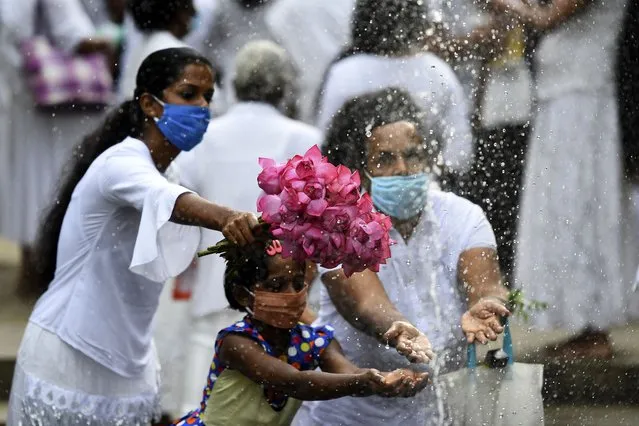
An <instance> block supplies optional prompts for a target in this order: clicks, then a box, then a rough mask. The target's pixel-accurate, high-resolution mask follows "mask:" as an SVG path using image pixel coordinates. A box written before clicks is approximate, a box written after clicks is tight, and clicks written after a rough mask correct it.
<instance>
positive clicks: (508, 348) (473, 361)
mask: <svg viewBox="0 0 639 426" xmlns="http://www.w3.org/2000/svg"><path fill="white" fill-rule="evenodd" d="M502 350H503V351H504V352H506V355H508V365H511V364H514V362H515V354H514V351H513V337H512V335H511V334H510V323H509V322H508V318H505V319H504V343H503V345H502ZM466 357H467V361H466V366H467V367H468V368H470V369H474V368H476V367H477V348H476V347H475V344H474V343H473V344H471V345H468V349H467V355H466Z"/></svg>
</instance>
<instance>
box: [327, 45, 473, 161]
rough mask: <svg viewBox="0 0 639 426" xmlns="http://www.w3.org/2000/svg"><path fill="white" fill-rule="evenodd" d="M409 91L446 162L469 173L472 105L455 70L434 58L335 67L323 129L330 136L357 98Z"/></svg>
mask: <svg viewBox="0 0 639 426" xmlns="http://www.w3.org/2000/svg"><path fill="white" fill-rule="evenodd" d="M391 86H392V87H399V88H403V89H405V90H407V91H408V92H409V93H410V94H411V95H412V96H413V97H414V98H415V102H417V104H418V105H419V106H421V107H422V109H423V110H424V112H425V113H426V118H425V121H426V123H425V124H426V127H427V129H429V130H432V131H433V132H434V135H435V136H436V137H437V139H438V140H439V141H440V143H441V144H442V152H443V157H444V160H445V161H446V163H447V164H449V165H450V166H451V167H452V168H453V169H454V170H456V171H466V170H468V168H469V167H470V161H471V158H472V148H473V138H472V133H471V127H470V118H469V117H470V116H469V113H468V109H469V105H468V99H467V98H466V96H465V94H464V89H463V87H462V85H461V83H460V82H459V80H458V79H457V77H456V76H455V73H454V72H453V70H452V68H451V67H450V66H449V65H448V64H446V62H444V61H443V60H441V59H439V58H438V57H437V56H435V55H433V54H431V53H423V54H419V55H415V56H408V57H385V56H377V55H370V54H357V55H353V56H350V57H348V58H345V59H343V60H341V61H339V62H337V63H335V64H333V65H332V67H331V69H330V70H329V71H328V75H327V77H326V83H325V85H324V89H323V94H322V99H321V102H320V111H319V115H318V123H317V124H318V127H319V128H320V129H322V130H326V129H327V128H328V126H329V125H330V122H331V120H332V118H333V115H334V114H335V112H337V110H339V109H340V108H341V107H342V105H344V103H345V102H347V101H348V100H350V99H351V98H353V97H355V96H358V95H363V94H365V93H369V92H374V91H377V90H381V89H384V88H387V87H391Z"/></svg>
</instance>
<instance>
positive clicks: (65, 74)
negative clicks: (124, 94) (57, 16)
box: [21, 36, 113, 107]
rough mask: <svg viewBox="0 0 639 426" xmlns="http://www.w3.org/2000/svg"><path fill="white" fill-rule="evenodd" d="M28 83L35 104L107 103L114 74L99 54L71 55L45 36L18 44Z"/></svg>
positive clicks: (104, 58)
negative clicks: (56, 46) (53, 44)
mask: <svg viewBox="0 0 639 426" xmlns="http://www.w3.org/2000/svg"><path fill="white" fill-rule="evenodd" d="M21 51H22V56H23V58H24V68H25V70H26V73H27V76H26V78H27V84H28V86H29V88H30V89H31V92H32V93H33V97H34V101H35V103H36V105H38V106H40V107H53V106H60V105H78V104H79V105H87V104H88V105H108V104H109V103H110V102H111V100H112V96H113V78H112V76H111V73H110V72H109V66H108V64H107V60H106V57H104V55H101V54H91V55H72V54H67V53H65V52H63V51H62V50H60V49H57V48H55V47H54V46H52V45H51V43H50V42H49V40H48V39H47V38H46V37H42V36H37V37H33V38H30V39H28V40H26V41H25V42H23V43H22V45H21Z"/></svg>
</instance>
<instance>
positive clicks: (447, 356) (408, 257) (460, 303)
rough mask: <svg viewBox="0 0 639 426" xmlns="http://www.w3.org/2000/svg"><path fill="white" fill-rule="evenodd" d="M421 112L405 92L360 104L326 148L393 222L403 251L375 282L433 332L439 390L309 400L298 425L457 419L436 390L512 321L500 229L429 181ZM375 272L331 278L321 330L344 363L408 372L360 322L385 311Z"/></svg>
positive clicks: (342, 116)
mask: <svg viewBox="0 0 639 426" xmlns="http://www.w3.org/2000/svg"><path fill="white" fill-rule="evenodd" d="M422 115H423V113H422V112H421V111H420V109H419V107H418V106H417V104H416V102H415V101H413V100H412V99H411V97H410V95H409V94H408V93H407V92H405V91H402V90H400V89H394V88H389V89H385V90H382V91H378V92H374V93H371V94H369V95H364V96H361V97H358V98H354V99H353V100H351V101H349V102H347V103H346V104H345V105H344V106H343V107H342V108H340V109H339V110H338V112H337V113H336V114H335V118H334V119H333V122H332V124H331V126H330V127H329V129H328V133H327V136H326V145H325V147H324V151H325V153H326V154H327V156H328V158H329V161H331V162H332V163H333V164H344V165H345V166H347V167H349V168H351V169H354V170H357V171H359V173H360V176H362V185H363V187H364V188H366V191H368V192H369V193H370V195H371V198H372V201H373V203H374V205H375V207H376V208H377V209H378V210H380V211H381V212H383V213H385V214H387V215H389V216H390V217H391V219H392V222H393V229H392V230H391V237H392V238H393V240H395V241H396V244H395V245H393V246H392V247H391V254H392V255H391V258H390V259H389V260H388V262H387V264H386V265H382V267H381V270H380V271H379V273H378V274H377V276H378V277H379V280H380V281H381V282H382V284H383V288H384V289H385V291H386V294H388V297H389V299H390V301H391V302H392V303H393V304H394V306H395V307H396V309H397V311H398V312H399V313H401V314H403V315H404V316H405V318H406V319H407V320H408V321H409V322H411V323H412V324H414V325H415V326H416V327H417V328H418V329H420V330H423V331H424V332H426V333H427V335H428V337H429V339H430V341H431V343H432V345H433V351H434V352H435V353H436V354H437V358H436V359H435V360H434V362H433V363H432V365H431V375H430V377H431V379H432V380H433V382H434V384H433V386H431V388H430V389H426V390H425V391H424V392H422V393H420V394H418V395H416V396H415V397H412V398H391V399H386V400H382V399H381V398H377V397H369V398H362V399H360V400H357V399H356V398H349V397H346V398H341V399H339V400H336V401H331V402H330V403H327V402H323V401H315V402H306V403H304V405H303V407H302V409H301V410H300V411H299V412H298V414H297V417H296V420H295V422H294V424H295V425H299V426H312V425H321V424H331V425H337V424H344V425H350V426H354V425H367V426H369V425H397V426H399V425H402V426H412V425H420V426H422V425H440V424H449V422H450V419H451V416H452V415H454V413H450V412H449V410H448V409H447V407H446V401H444V400H442V397H441V396H440V395H441V393H440V392H439V391H438V385H439V384H438V378H439V375H440V374H442V373H445V372H448V371H451V370H455V369H458V368H459V367H460V366H461V365H463V361H464V358H465V353H466V351H465V350H464V349H465V347H466V344H468V343H472V342H474V341H475V340H476V341H478V342H480V343H486V342H487V341H488V340H495V339H496V338H497V334H499V333H501V332H502V331H503V327H502V326H501V323H500V316H505V315H508V314H509V311H508V310H507V309H506V307H505V305H504V300H505V299H506V298H507V294H508V293H507V290H506V289H505V288H504V287H503V285H502V284H501V277H500V272H499V264H498V262H497V255H496V250H495V248H496V244H495V237H494V234H493V231H492V229H491V226H490V224H489V223H488V221H487V220H486V217H485V215H484V213H483V212H482V210H481V209H480V208H479V207H478V206H477V205H475V204H472V203H471V202H470V201H468V200H466V199H464V198H461V197H459V196H456V195H454V194H451V193H447V192H441V191H439V190H437V189H435V188H434V187H433V185H430V184H429V182H430V172H429V171H430V170H431V168H432V166H433V164H434V160H435V156H434V154H435V153H436V152H437V148H436V147H433V146H432V145H430V144H429V143H428V135H429V131H428V130H429V129H428V128H427V127H425V126H424V124H423V120H422V117H421V116H422ZM370 275H373V279H374V274H372V273H370V274H359V275H358V274H355V275H353V276H352V277H351V278H346V276H345V275H344V273H343V271H341V270H335V271H330V272H326V273H324V274H323V276H322V280H323V282H324V284H325V287H324V288H322V294H321V307H320V311H319V316H318V318H317V321H316V322H315V323H316V324H331V325H332V326H333V327H334V328H335V336H336V338H338V339H339V341H340V344H341V346H342V348H343V350H344V353H345V354H346V356H347V358H349V359H350V360H351V361H352V362H354V363H356V364H358V365H366V366H369V367H372V368H377V369H381V370H385V369H388V368H399V366H402V367H408V366H409V364H408V361H407V360H406V359H405V358H403V357H401V356H400V355H399V354H398V353H396V352H395V351H394V350H390V349H389V348H388V346H387V345H386V344H385V343H383V342H380V341H379V339H375V338H373V336H375V333H374V332H371V331H370V330H371V326H370V325H368V326H365V324H362V318H366V316H367V315H368V316H370V315H373V314H370V313H369V314H366V312H367V310H369V309H373V310H379V306H381V305H380V304H379V302H378V300H377V299H375V297H374V296H373V295H372V294H373V293H374V292H375V286H372V285H371V284H372V281H371V277H370ZM371 299H373V300H371ZM362 313H364V314H362ZM384 328H385V327H384V326H381V325H374V326H373V327H372V329H373V330H375V329H377V330H384ZM371 335H372V336H371ZM412 368H417V367H412Z"/></svg>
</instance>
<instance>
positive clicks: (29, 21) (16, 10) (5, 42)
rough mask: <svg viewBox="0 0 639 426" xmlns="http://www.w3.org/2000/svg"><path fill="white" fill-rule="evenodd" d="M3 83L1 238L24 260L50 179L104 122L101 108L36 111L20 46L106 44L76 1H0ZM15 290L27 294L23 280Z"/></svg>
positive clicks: (93, 48)
mask: <svg viewBox="0 0 639 426" xmlns="http://www.w3.org/2000/svg"><path fill="white" fill-rule="evenodd" d="M0 27H1V28H2V39H0V42H1V43H2V46H0V50H1V53H2V59H1V60H0V62H2V65H0V68H1V69H2V70H1V71H0V72H1V73H2V78H3V80H4V81H3V85H4V86H5V87H4V88H3V89H2V90H1V93H0V97H1V98H2V99H1V100H0V103H2V104H3V105H2V106H0V115H2V117H4V118H0V121H2V127H3V129H2V130H1V131H0V132H3V133H4V135H3V136H4V138H5V139H4V140H3V142H2V144H3V148H2V152H0V155H1V157H0V162H2V164H1V166H2V169H3V173H5V176H4V178H3V179H2V182H0V186H2V188H3V189H2V191H0V192H2V194H0V195H2V199H0V235H2V236H3V237H4V238H7V239H9V240H12V241H14V242H16V243H18V244H21V245H22V247H23V260H24V263H25V264H27V263H28V261H29V258H30V250H29V248H30V245H31V244H32V243H33V241H34V239H35V235H36V231H37V227H38V220H39V217H40V213H41V211H42V210H43V209H44V208H45V207H46V205H47V203H48V200H49V199H50V197H51V195H52V194H53V192H54V190H55V185H56V180H55V177H56V176H58V175H59V174H60V172H61V171H62V169H63V167H64V162H65V160H66V158H67V157H68V156H69V155H70V153H71V149H72V148H73V145H75V144H76V143H77V142H79V140H80V139H81V137H82V136H84V134H85V133H86V132H88V131H89V130H90V129H91V128H92V127H94V126H95V125H96V124H97V123H98V121H99V120H101V119H102V117H103V111H104V108H102V107H96V106H88V105H76V106H75V107H74V108H57V107H56V108H54V109H52V110H41V109H40V108H38V107H37V105H36V104H35V102H34V98H33V96H32V94H31V91H30V90H29V87H28V85H27V78H26V76H25V72H24V58H23V56H22V54H21V50H20V46H21V44H22V43H24V42H25V41H28V40H29V39H31V38H33V37H46V38H47V40H48V41H49V42H50V43H51V45H52V46H54V47H55V48H57V49H59V50H61V51H64V52H65V53H68V54H75V55H79V54H84V53H92V52H93V53H95V52H100V53H105V54H106V53H107V52H110V51H111V45H110V44H109V42H108V41H107V40H106V39H102V38H99V37H97V34H96V28H95V25H94V23H93V22H92V21H91V19H90V18H89V16H88V15H87V12H86V10H85V8H84V6H83V5H82V2H81V1H80V0H24V1H22V0H21V1H13V0H0ZM20 281H21V283H20V288H19V289H20V291H21V292H22V293H23V294H25V295H29V296H30V295H31V294H30V293H31V290H32V289H30V288H28V286H27V285H26V283H24V282H23V281H24V280H22V279H21V280H20Z"/></svg>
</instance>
